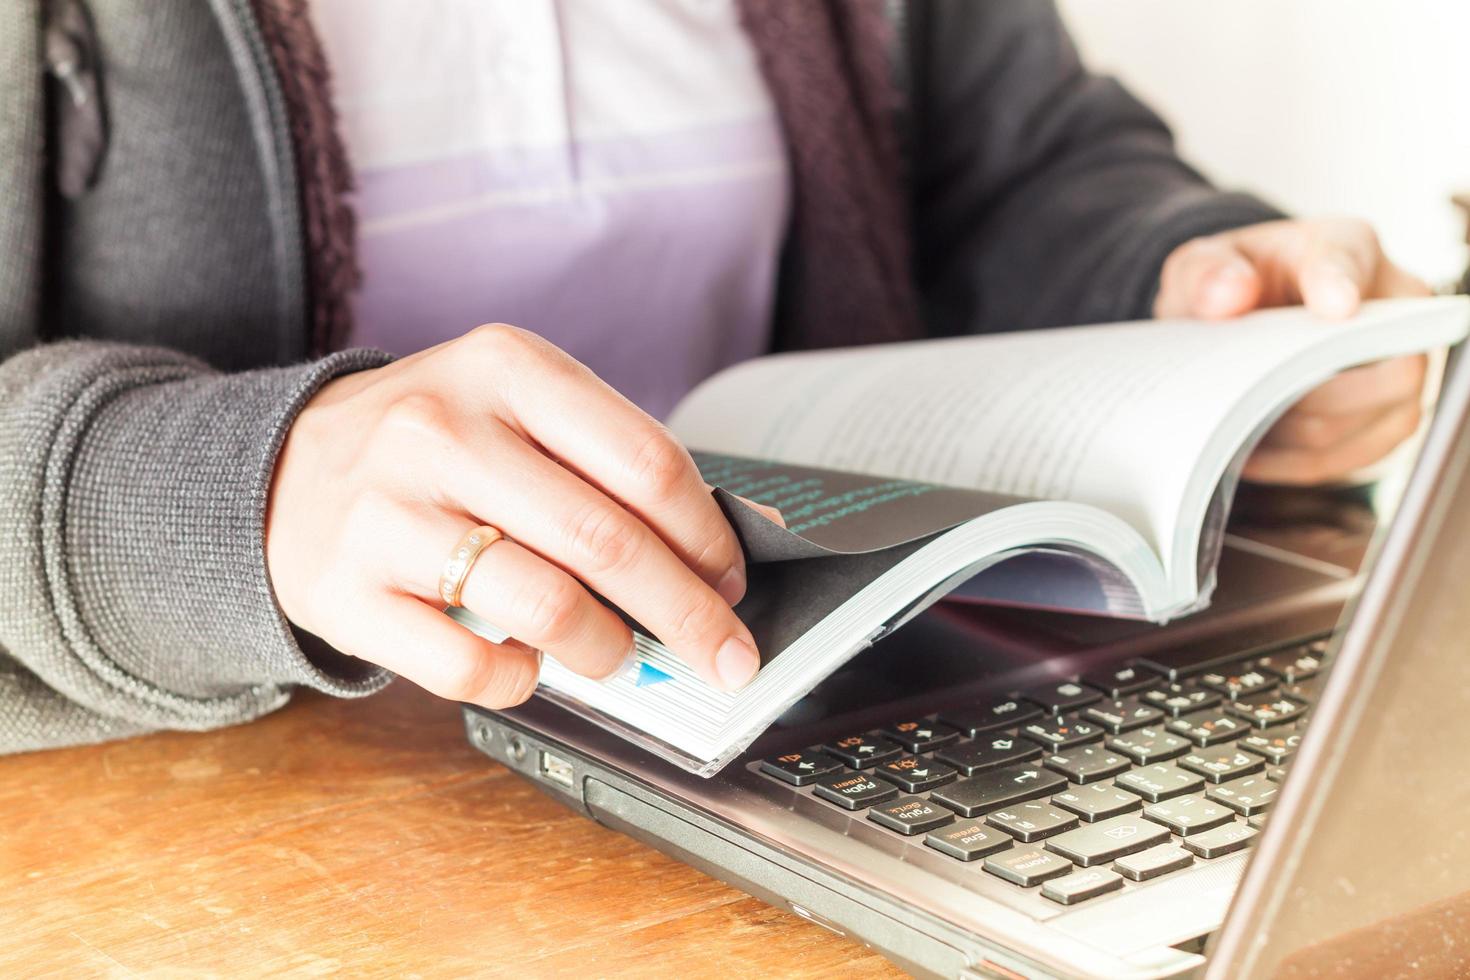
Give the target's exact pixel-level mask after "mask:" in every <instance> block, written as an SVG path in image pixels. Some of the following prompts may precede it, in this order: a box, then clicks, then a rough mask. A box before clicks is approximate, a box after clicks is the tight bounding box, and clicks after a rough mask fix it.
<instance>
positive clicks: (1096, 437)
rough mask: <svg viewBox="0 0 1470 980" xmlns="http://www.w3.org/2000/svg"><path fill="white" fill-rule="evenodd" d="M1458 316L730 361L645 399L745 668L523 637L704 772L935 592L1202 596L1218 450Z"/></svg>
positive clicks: (1227, 461)
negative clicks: (661, 399) (684, 474)
mask: <svg viewBox="0 0 1470 980" xmlns="http://www.w3.org/2000/svg"><path fill="white" fill-rule="evenodd" d="M1467 328H1470V300H1466V299H1463V298H1453V299H1411V300H1385V301H1378V302H1374V303H1369V304H1367V305H1366V307H1365V308H1364V310H1363V311H1362V313H1361V314H1360V315H1359V316H1358V317H1356V318H1355V319H1353V320H1351V321H1349V322H1345V323H1334V322H1327V321H1323V320H1320V319H1317V318H1314V317H1312V316H1310V315H1309V314H1307V313H1306V312H1304V311H1303V310H1300V309H1287V310H1275V311H1267V312H1262V313H1256V314H1252V315H1251V316H1248V317H1245V318H1243V319H1240V320H1235V321H1231V322H1226V323H1205V322H1193V321H1177V320H1176V321H1148V322H1140V323H1124V324H1114V325H1107V326H1091V327H1073V328H1068V329H1058V330H1041V331H1029V332H1024V333H1013V334H991V335H984V336H974V337H958V338H950V339H940V340H929V341H919V342H914V343H907V344H897V345H884V346H874V347H861V348H850V349H843V350H826V351H812V352H802V353H792V354H779V355H773V356H770V357H763V358H758V359H756V360H753V361H748V362H746V363H744V364H740V365H737V366H735V367H733V368H730V369H729V370H726V371H723V372H721V373H720V374H718V375H716V376H715V377H713V378H711V379H710V380H708V381H706V382H705V383H704V384H703V385H701V386H700V387H699V388H697V389H696V390H695V391H694V392H692V393H691V394H690V395H689V396H688V397H687V398H686V399H685V400H684V401H683V402H682V403H681V404H680V405H679V406H678V408H677V409H676V410H675V412H674V414H673V417H672V419H671V423H670V424H671V427H672V428H673V430H674V432H675V434H676V435H678V436H679V437H680V438H681V439H682V440H684V442H685V443H686V444H687V445H689V446H690V447H692V449H693V450H694V452H695V459H696V461H697V463H698V464H699V466H700V468H701V470H702V471H703V473H704V476H705V480H706V481H707V482H708V483H710V484H711V485H712V486H713V487H715V488H716V489H715V494H716V497H717V498H718V500H719V502H720V504H721V506H722V507H723V508H724V509H725V512H726V513H727V514H728V515H729V517H730V519H731V521H732V523H733V524H734V526H735V528H736V530H737V532H738V533H739V535H740V537H741V540H742V543H743V544H744V546H745V549H746V553H747V557H748V563H749V573H750V587H749V591H748V593H747V595H746V597H745V599H744V600H742V601H741V603H740V604H739V605H738V606H737V607H736V612H737V614H738V615H739V616H740V617H741V619H742V620H743V621H744V622H745V623H746V624H747V625H748V626H749V627H750V629H751V631H752V633H753V634H754V636H755V639H756V642H757V644H758V646H759V648H760V650H761V655H762V668H761V670H760V672H759V674H757V676H756V678H755V679H754V680H753V681H752V682H751V683H750V684H749V685H747V686H746V687H745V688H744V689H743V690H740V691H738V692H734V693H726V692H722V691H718V690H716V689H714V688H713V687H710V686H709V685H707V684H705V683H704V682H703V681H702V680H700V679H699V678H698V677H697V675H695V673H694V672H693V671H692V670H691V669H689V668H688V667H687V666H686V665H684V664H683V662H682V661H680V660H678V659H677V658H676V657H674V656H673V655H671V654H670V653H669V652H668V651H667V650H665V649H664V648H663V647H662V646H661V645H660V644H659V643H658V642H657V641H656V640H654V639H652V638H650V637H648V636H647V635H644V634H642V633H639V635H638V637H637V647H638V655H639V656H638V662H637V664H635V665H634V666H633V667H631V668H630V669H628V670H627V671H625V672H623V673H621V674H619V675H618V676H616V677H613V678H611V679H609V680H607V681H594V680H589V679H587V678H584V677H581V676H579V675H577V674H574V673H573V672H571V671H570V670H567V669H566V668H564V667H562V666H561V665H560V664H557V663H555V662H553V661H552V660H551V659H549V658H548V659H547V660H546V662H545V664H544V668H543V673H542V684H541V688H540V695H541V696H545V697H548V698H551V699H552V700H554V701H556V702H557V703H559V704H562V705H564V706H566V707H568V708H570V709H571V710H573V711H575V712H577V713H579V714H581V715H583V716H585V717H588V718H590V719H592V720H594V721H596V722H597V723H599V724H601V725H603V726H604V727H607V728H609V729H611V730H613V731H616V732H618V733H619V734H621V735H624V736H625V737H628V738H630V739H633V740H634V741H636V742H638V743H639V744H641V745H643V746H645V747H646V748H648V749H650V750H652V751H655V752H656V753H658V754H660V755H662V756H664V757H665V758H668V759H670V760H671V761H674V762H675V763H677V764H679V765H681V766H683V767H684V768H687V769H689V770H691V771H694V772H698V773H702V774H705V775H709V774H712V773H714V772H716V771H718V770H719V769H720V768H721V767H722V766H723V765H724V764H725V763H726V762H728V761H729V760H730V759H731V758H733V757H734V756H735V755H736V754H738V753H739V752H740V751H741V750H742V749H743V748H744V747H745V746H747V745H748V744H749V743H750V742H751V741H752V740H753V739H754V738H755V737H756V736H757V735H759V734H760V732H761V731H763V730H764V729H765V728H766V727H767V726H768V725H770V723H771V722H772V721H774V720H775V719H776V718H777V717H778V716H779V715H780V714H781V713H782V712H783V711H784V710H785V709H786V708H787V707H789V706H790V705H791V704H793V703H794V702H795V701H796V700H798V699H799V698H800V697H802V696H803V695H804V694H806V693H807V692H808V691H809V690H811V688H812V687H814V686H815V685H816V684H817V683H818V682H819V681H821V680H822V679H823V678H824V677H826V676H827V675H828V674H830V673H831V672H832V671H834V670H835V669H837V667H839V666H840V665H841V664H842V663H843V662H844V661H846V660H847V659H848V658H850V657H851V656H852V655H853V654H855V653H857V652H858V651H860V650H862V649H864V648H866V647H867V646H869V645H870V644H872V643H874V642H876V641H877V640H878V639H880V638H881V637H882V636H883V635H885V634H886V633H888V632H890V631H892V630H894V629H896V628H898V627H899V626H900V625H902V624H903V623H904V622H905V621H906V620H907V619H909V618H910V617H912V616H914V615H915V614H916V613H918V612H919V611H920V610H922V609H924V608H925V607H926V606H928V605H929V604H930V603H932V602H934V601H935V600H936V599H938V598H940V597H942V596H944V595H946V594H951V593H953V594H956V595H960V596H964V597H966V598H969V599H972V600H979V601H990V602H1003V603H1010V604H1021V605H1030V606H1035V607H1043V608H1050V609H1067V610H1075V611H1079V612H1087V613H1095V614H1100V615H1109V616H1128V617H1136V618H1146V619H1150V620H1155V621H1160V622H1162V621H1164V620H1167V619H1169V618H1171V617H1177V616H1182V615H1185V614H1187V613H1190V612H1193V611H1195V610H1197V609H1199V608H1201V607H1202V606H1203V605H1205V604H1206V603H1208V601H1209V595H1210V590H1211V588H1212V587H1213V584H1214V567H1215V561H1216V558H1217V556H1218V553H1219V548H1220V544H1221V539H1222V529H1223V525H1224V520H1225V517H1226V514H1227V512H1228V510H1229V506H1230V501H1231V497H1232V495H1233V492H1234V488H1235V482H1236V478H1237V475H1238V473H1239V470H1240V466H1241V464H1242V463H1243V461H1244V459H1245V456H1246V455H1247V453H1248V451H1249V450H1250V448H1251V447H1252V446H1253V445H1254V443H1255V441H1256V439H1257V438H1258V437H1259V436H1260V435H1261V434H1262V433H1263V432H1264V431H1265V429H1266V428H1267V427H1268V426H1269V425H1270V423H1271V422H1272V421H1273V420H1274V419H1275V418H1276V417H1278V416H1279V415H1280V414H1281V413H1282V412H1283V411H1284V410H1285V409H1286V408H1288V407H1289V406H1290V405H1291V404H1292V403H1293V402H1294V401H1295V400H1296V399H1297V398H1299V397H1300V396H1301V395H1303V394H1304V393H1306V392H1307V391H1309V390H1310V389H1312V388H1313V387H1315V386H1317V385H1318V384H1320V383H1321V382H1323V381H1325V380H1327V379H1328V378H1330V377H1331V376H1332V375H1333V374H1336V373H1337V372H1339V371H1341V370H1343V369H1345V368H1348V367H1351V366H1354V365H1358V364H1363V363H1366V362H1370V361H1375V360H1380V359H1383V358H1386V357H1391V356H1395V355H1400V354H1407V353H1412V352H1417V351H1425V350H1429V349H1432V348H1438V347H1443V346H1446V345H1449V344H1453V343H1457V342H1458V341H1460V340H1462V339H1463V338H1464V337H1465V335H1466V332H1467ZM735 495H739V496H743V497H747V498H750V499H753V500H756V501H759V502H761V503H764V504H769V505H771V506H774V507H776V508H778V509H779V510H780V511H781V513H782V515H783V517H784V518H785V520H786V522H787V527H785V528H782V527H781V526H779V525H778V524H775V523H773V522H771V521H769V520H767V519H766V518H765V517H763V516H762V515H761V514H759V513H758V512H756V511H755V510H753V509H752V508H750V507H748V506H746V505H745V504H743V503H742V502H741V501H739V500H737V499H736V496H735ZM455 615H456V616H457V617H458V618H460V619H461V621H463V622H465V623H466V624H467V625H469V626H470V627H471V628H472V629H476V630H477V631H478V632H482V633H484V634H485V635H488V636H491V637H493V638H499V637H501V636H503V635H504V634H503V633H500V632H499V631H497V630H496V629H494V627H492V626H491V625H490V624H487V623H484V622H483V621H479V620H477V619H476V618H475V617H474V616H473V615H472V614H470V613H468V612H466V611H464V610H455ZM635 627H636V624H635Z"/></svg>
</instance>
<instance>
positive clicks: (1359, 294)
mask: <svg viewBox="0 0 1470 980" xmlns="http://www.w3.org/2000/svg"><path fill="white" fill-rule="evenodd" d="M1314 228H1315V229H1316V230H1315V231H1314V233H1313V234H1312V236H1311V238H1310V240H1309V241H1308V243H1307V247H1306V248H1305V249H1304V250H1303V253H1302V258H1301V261H1300V263H1299V264H1298V266H1297V268H1296V270H1295V271H1296V279H1297V289H1298V291H1299V292H1300V293H1301V297H1302V302H1303V303H1304V304H1306V307H1307V309H1309V310H1311V311H1312V312H1313V313H1316V314H1318V315H1319V316H1325V317H1331V318H1333V319H1343V318H1346V317H1350V316H1352V315H1353V314H1354V313H1356V312H1358V307H1359V306H1360V305H1361V304H1362V299H1363V297H1364V296H1365V295H1367V294H1368V293H1369V291H1370V289H1371V288H1372V286H1373V282H1374V279H1375V278H1376V277H1377V273H1378V266H1379V263H1380V262H1381V261H1382V260H1383V252H1382V250H1381V249H1380V248H1379V245H1378V238H1377V236H1376V235H1374V233H1373V230H1372V228H1370V227H1369V226H1368V225H1367V224H1366V223H1363V222H1359V221H1322V222H1318V223H1316V224H1315V225H1314Z"/></svg>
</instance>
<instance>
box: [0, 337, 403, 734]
mask: <svg viewBox="0 0 1470 980" xmlns="http://www.w3.org/2000/svg"><path fill="white" fill-rule="evenodd" d="M386 360H387V358H386V355H382V354H379V353H377V352H372V351H346V352H343V353H340V354H335V355H332V356H330V357H328V358H325V359H323V360H320V361H316V362H314V363H310V364H302V365H297V366H291V367H284V368H273V369H263V370H256V371H249V372H242V373H235V374H221V373H219V372H216V371H213V370H211V369H210V368H209V367H207V366H206V365H204V364H202V363H201V362H199V361H196V360H193V359H191V358H189V357H186V356H184V355H182V354H179V353H176V352H173V351H168V350H162V349H153V348H142V347H134V346H129V345H121V344H107V343H99V342H86V341H69V342H61V343H54V344H47V345H42V346H38V347H33V348H31V349H29V350H26V351H23V352H21V353H18V354H15V355H13V356H11V357H10V358H8V359H7V360H5V361H4V362H3V363H0V752H7V751H21V750H26V749H34V748H44V747H48V746H58V745H65V744H75V743H80V742H89V741H98V740H101V739H105V738H111V737H117V736H120V735H126V734H132V733H136V732H141V731H148V730H154V729H164V728H171V729H186V730H201V729H208V728H214V727H218V726H222V725H229V724H234V723H237V722H242V721H246V720H249V719H251V718H255V717H257V716H259V715H261V714H264V713H266V712H268V711H271V710H273V709H275V708H277V707H279V706H280V705H282V704H284V703H285V701H286V699H287V698H288V696H289V692H290V690H291V689H292V688H293V687H295V686H299V685H305V686H308V687H312V688H316V689H317V690H320V691H325V692H328V693H331V694H336V695H341V696H357V695H364V694H368V693H371V692H372V691H375V690H377V689H379V688H381V687H382V686H383V685H384V684H385V683H387V680H388V675H387V674H386V673H385V672H383V671H381V670H379V669H377V668H375V667H372V666H371V665H368V664H364V663H362V662H360V661H356V660H352V659H351V658H348V657H345V656H340V655H337V654H334V653H331V652H325V653H321V654H317V655H315V656H313V657H308V656H307V655H306V654H305V653H304V652H303V650H302V648H301V646H300V645H299V644H298V643H297V640H296V637H295V636H294V635H293V632H292V629H291V627H290V624H289V623H288V622H287V621H286V619H285V617H284V616H283V615H282V613H281V610H280V607H279V605H278V604H277V603H276V600H275V596H274V593H273V591H272V588H271V583H270V577H269V574H268V572H267V569H266V564H265V510H266V501H267V497H268V492H269V488H270V480H271V473H272V470H273V468H274V465H275V460H276V455H277V453H278V451H279V450H280V447H281V443H282V441H283V440H284V438H285V434H286V431H287V430H288V429H289V427H290V425H291V423H292V420H293V419H294V418H295V416H296V413H297V412H298V411H299V410H300V408H301V406H302V405H303V404H304V403H305V402H306V401H307V399H308V398H310V397H311V395H312V394H313V393H314V392H315V391H316V390H317V389H318V388H319V387H320V386H321V385H322V384H324V383H325V382H326V381H328V380H330V379H331V378H333V377H336V376H338V375H340V374H343V373H347V372H351V371H355V370H361V369H363V368H368V367H374V366H377V365H379V364H382V363H384V362H385V361H386Z"/></svg>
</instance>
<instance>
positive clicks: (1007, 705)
mask: <svg viewBox="0 0 1470 980" xmlns="http://www.w3.org/2000/svg"><path fill="white" fill-rule="evenodd" d="M1040 717H1041V709H1040V708H1038V707H1036V705H1034V704H1032V703H1031V702H1029V701H1021V700H1018V699H1016V698H1007V699H1005V700H1002V701H995V702H991V703H989V704H982V705H976V706H973V707H966V708H956V709H954V710H953V711H944V712H940V715H939V720H940V721H942V722H944V723H946V724H949V725H953V726H954V727H955V728H958V729H959V730H960V731H962V732H964V733H965V734H966V735H969V736H970V737H971V738H974V737H976V736H978V735H979V734H980V733H981V732H993V731H995V730H996V729H997V728H1010V727H1011V726H1013V725H1019V724H1021V723H1022V722H1027V721H1030V720H1031V719H1032V718H1040Z"/></svg>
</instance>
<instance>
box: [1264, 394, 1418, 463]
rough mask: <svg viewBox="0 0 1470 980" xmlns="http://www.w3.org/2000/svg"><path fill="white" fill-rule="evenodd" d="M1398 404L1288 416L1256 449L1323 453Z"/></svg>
mask: <svg viewBox="0 0 1470 980" xmlns="http://www.w3.org/2000/svg"><path fill="white" fill-rule="evenodd" d="M1402 404H1403V403H1402V402H1395V403H1394V404H1392V405H1387V406H1382V407H1378V408H1373V409H1369V410H1368V411H1364V412H1353V413H1351V414H1340V415H1312V414H1308V413H1306V412H1288V413H1286V414H1285V415H1283V416H1282V417H1281V418H1280V419H1278V420H1277V422H1276V424H1275V425H1273V426H1271V429H1270V431H1269V432H1267V433H1266V434H1265V436H1263V437H1262V438H1261V441H1260V445H1262V446H1269V447H1271V448H1273V449H1301V450H1306V451H1308V452H1317V453H1321V452H1327V451H1329V450H1332V449H1335V448H1337V447H1338V446H1341V445H1342V444H1343V443H1345V442H1347V441H1348V440H1350V439H1355V438H1357V437H1358V436H1359V435H1360V434H1361V433H1363V432H1364V431H1366V430H1368V429H1371V428H1372V427H1373V426H1374V425H1376V424H1377V423H1378V421H1379V420H1380V419H1382V418H1383V416H1384V415H1386V414H1388V413H1389V412H1392V411H1395V410H1396V409H1397V408H1398V407H1399V406H1400V405H1402Z"/></svg>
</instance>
